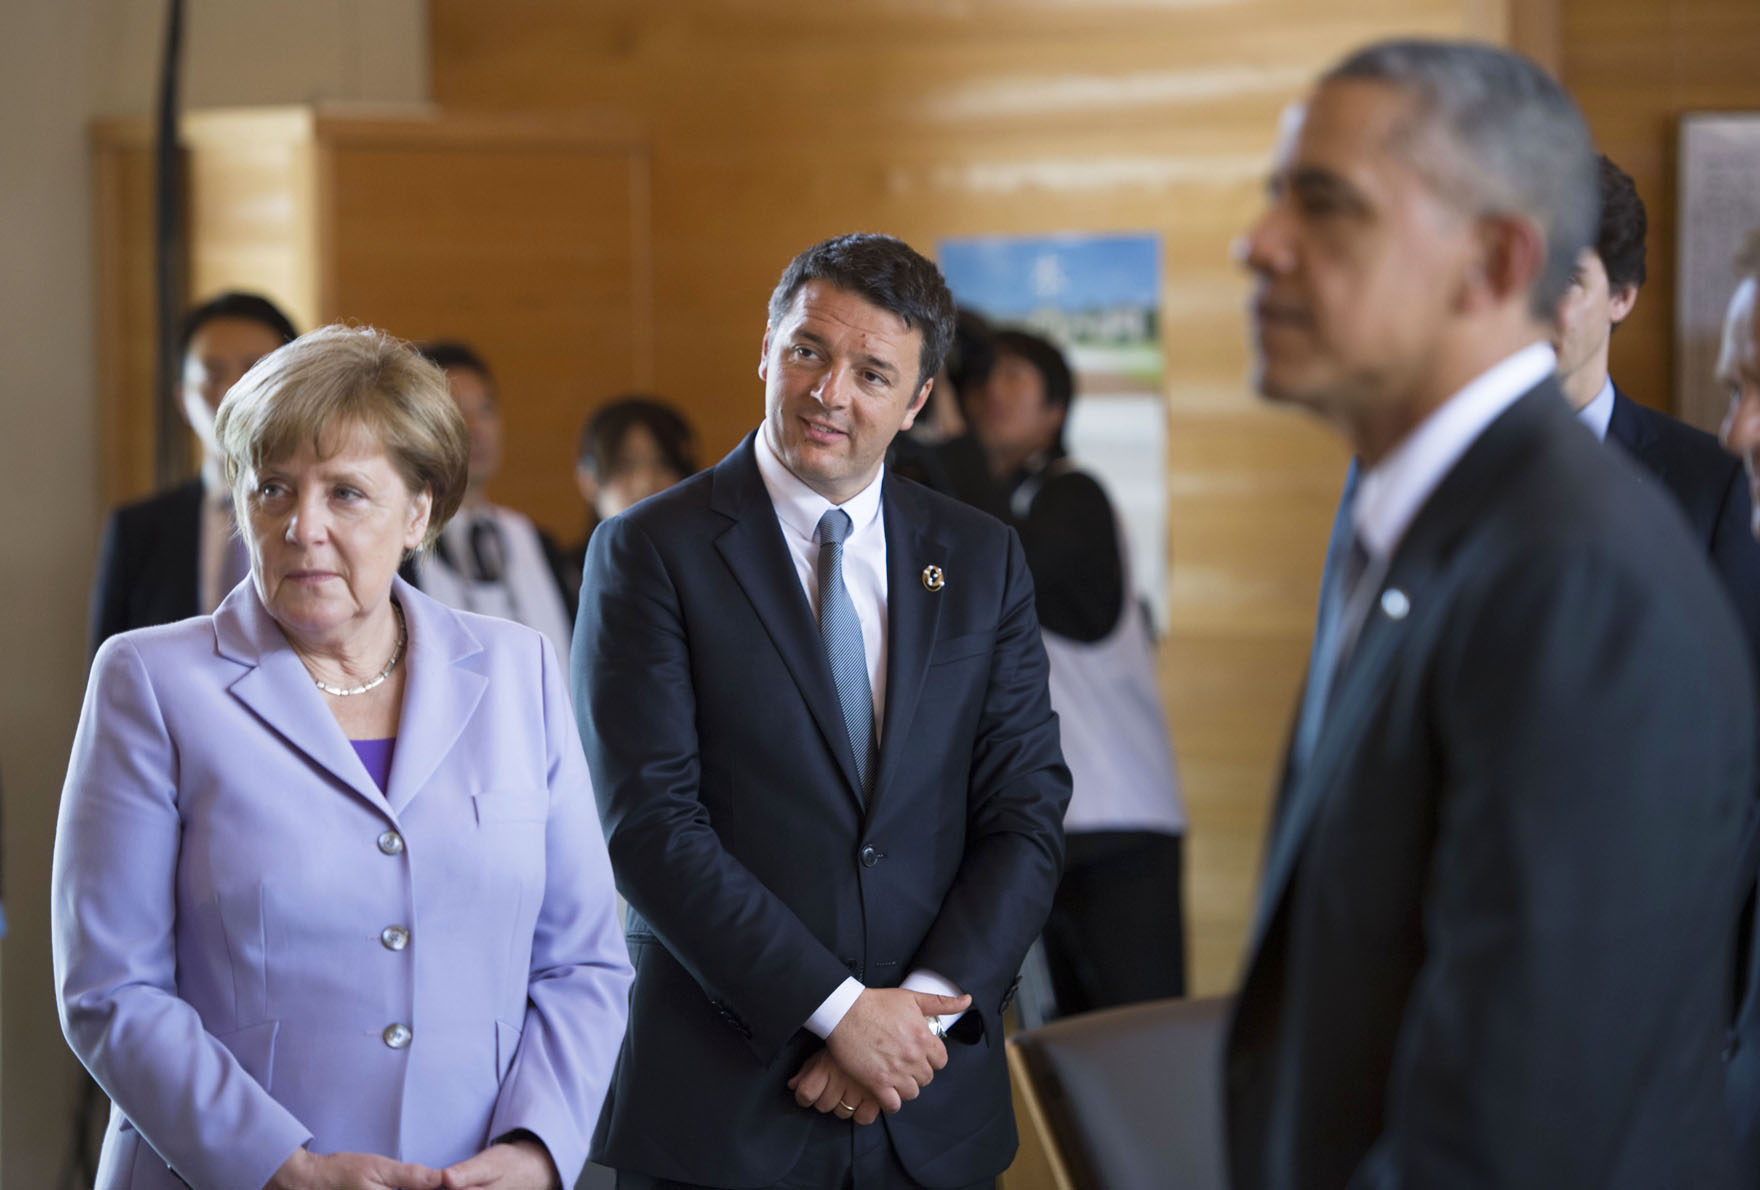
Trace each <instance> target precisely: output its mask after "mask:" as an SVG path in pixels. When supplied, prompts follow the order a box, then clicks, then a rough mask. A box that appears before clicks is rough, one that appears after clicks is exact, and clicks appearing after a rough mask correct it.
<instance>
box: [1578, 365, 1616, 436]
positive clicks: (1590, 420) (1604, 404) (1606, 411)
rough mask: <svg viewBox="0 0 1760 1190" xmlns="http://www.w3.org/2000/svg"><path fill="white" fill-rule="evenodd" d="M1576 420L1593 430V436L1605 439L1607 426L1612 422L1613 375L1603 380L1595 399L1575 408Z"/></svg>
mask: <svg viewBox="0 0 1760 1190" xmlns="http://www.w3.org/2000/svg"><path fill="white" fill-rule="evenodd" d="M1577 420H1578V421H1580V422H1582V423H1583V424H1584V425H1586V426H1588V427H1589V428H1590V429H1591V430H1593V431H1595V437H1597V438H1599V439H1601V441H1603V442H1606V441H1607V427H1608V426H1610V425H1612V424H1613V377H1611V376H1609V377H1608V378H1607V379H1606V380H1603V381H1602V382H1601V391H1600V392H1598V393H1596V394H1595V399H1594V400H1593V401H1590V402H1589V403H1588V404H1587V405H1585V406H1583V407H1582V408H1581V409H1579V410H1577Z"/></svg>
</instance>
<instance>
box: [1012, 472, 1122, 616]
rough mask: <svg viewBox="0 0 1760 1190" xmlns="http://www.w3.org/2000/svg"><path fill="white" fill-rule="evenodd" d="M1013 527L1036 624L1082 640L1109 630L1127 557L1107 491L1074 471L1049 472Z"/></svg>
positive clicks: (1116, 611) (1118, 602) (1118, 612)
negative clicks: (1022, 553)
mask: <svg viewBox="0 0 1760 1190" xmlns="http://www.w3.org/2000/svg"><path fill="white" fill-rule="evenodd" d="M1016 527H1017V528H1018V529H1019V530H1020V535H1021V547H1022V548H1023V549H1024V550H1025V551H1026V554H1027V566H1028V567H1029V568H1030V569H1031V570H1032V572H1033V588H1034V590H1035V591H1036V592H1037V593H1038V594H1037V598H1036V605H1037V608H1038V614H1039V624H1040V626H1041V627H1043V628H1045V629H1046V630H1047V631H1050V632H1055V633H1057V635H1059V636H1066V637H1068V638H1069V639H1071V640H1077V641H1083V642H1085V643H1087V642H1093V641H1097V640H1103V639H1104V638H1105V637H1107V636H1108V635H1110V634H1111V632H1112V630H1113V628H1115V627H1116V626H1117V624H1118V620H1119V617H1120V616H1121V615H1123V614H1124V560H1123V557H1122V555H1121V553H1120V551H1119V543H1118V519H1117V518H1116V517H1115V516H1114V515H1113V513H1112V503H1111V502H1110V501H1109V500H1107V499H1106V492H1105V490H1104V489H1102V488H1101V487H1100V485H1099V484H1098V483H1096V482H1095V481H1094V479H1093V478H1092V477H1091V476H1087V475H1083V474H1082V473H1081V472H1079V471H1072V472H1068V473H1066V474H1063V475H1056V476H1053V477H1052V478H1051V479H1049V480H1047V481H1046V483H1045V486H1044V487H1043V488H1042V489H1041V490H1040V491H1039V494H1038V495H1037V496H1035V497H1034V498H1033V503H1032V507H1030V508H1029V509H1028V510H1027V515H1026V518H1025V519H1024V520H1022V521H1020V522H1019V523H1018V524H1017V526H1016Z"/></svg>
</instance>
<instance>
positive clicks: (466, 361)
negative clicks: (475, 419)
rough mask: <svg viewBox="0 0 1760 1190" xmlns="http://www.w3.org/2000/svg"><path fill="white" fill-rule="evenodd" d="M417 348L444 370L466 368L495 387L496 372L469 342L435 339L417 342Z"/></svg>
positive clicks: (430, 361)
mask: <svg viewBox="0 0 1760 1190" xmlns="http://www.w3.org/2000/svg"><path fill="white" fill-rule="evenodd" d="M416 350H417V351H419V352H420V353H421V355H422V358H423V359H425V360H427V361H428V362H429V363H431V364H433V365H434V366H435V367H436V368H439V369H440V370H441V371H442V372H444V371H446V369H448V368H464V369H466V370H468V371H471V372H475V373H476V374H477V375H479V376H481V377H482V378H483V379H484V380H486V381H488V382H489V387H490V388H491V389H493V388H494V387H495V373H493V372H491V371H490V370H489V365H488V364H486V363H484V362H483V357H482V356H480V355H478V354H477V352H476V349H475V348H474V347H472V346H471V345H470V344H469V343H463V342H460V341H459V340H457V339H434V340H432V341H431V342H427V343H417V344H416Z"/></svg>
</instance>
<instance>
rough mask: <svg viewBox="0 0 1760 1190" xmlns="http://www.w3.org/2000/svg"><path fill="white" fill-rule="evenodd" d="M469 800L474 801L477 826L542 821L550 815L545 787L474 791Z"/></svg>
mask: <svg viewBox="0 0 1760 1190" xmlns="http://www.w3.org/2000/svg"><path fill="white" fill-rule="evenodd" d="M471 801H473V802H475V803H476V807H477V825H479V826H484V825H487V824H488V823H491V822H544V821H546V820H547V819H548V818H549V817H550V791H549V790H547V789H496V790H492V791H491V792H489V793H474V794H472V795H471Z"/></svg>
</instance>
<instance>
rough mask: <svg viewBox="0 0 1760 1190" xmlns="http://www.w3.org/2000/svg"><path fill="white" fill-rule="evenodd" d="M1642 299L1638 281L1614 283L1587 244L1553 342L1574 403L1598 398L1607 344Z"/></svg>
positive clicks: (1580, 404) (1560, 311)
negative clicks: (1615, 327)
mask: <svg viewBox="0 0 1760 1190" xmlns="http://www.w3.org/2000/svg"><path fill="white" fill-rule="evenodd" d="M1637 300H1638V287H1637V286H1636V285H1623V286H1621V287H1620V288H1619V289H1618V290H1617V291H1616V290H1613V289H1610V288H1609V286H1608V282H1607V268H1606V266H1605V265H1603V264H1602V263H1601V256H1600V254H1598V253H1597V252H1596V251H1595V250H1594V249H1593V248H1585V249H1584V250H1583V254H1582V256H1580V257H1578V258H1577V271H1576V272H1574V273H1572V274H1571V285H1570V288H1569V289H1567V290H1565V295H1564V301H1563V302H1561V303H1560V304H1559V308H1558V327H1557V330H1556V332H1555V333H1554V335H1553V339H1552V346H1553V349H1554V350H1556V351H1557V352H1558V376H1559V380H1560V381H1561V382H1562V383H1563V385H1564V389H1565V393H1566V395H1567V396H1569V397H1570V401H1571V405H1572V406H1573V407H1574V408H1577V409H1581V408H1582V407H1583V406H1584V405H1587V404H1588V403H1589V402H1590V401H1592V400H1594V399H1595V394H1596V393H1598V392H1600V391H1601V385H1602V384H1603V382H1605V381H1606V379H1607V344H1608V338H1609V336H1611V335H1612V334H1613V328H1614V326H1615V325H1617V324H1618V323H1620V322H1623V321H1624V320H1625V317H1626V315H1627V314H1630V313H1631V312H1632V306H1633V304H1635V303H1636V302H1637Z"/></svg>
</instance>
